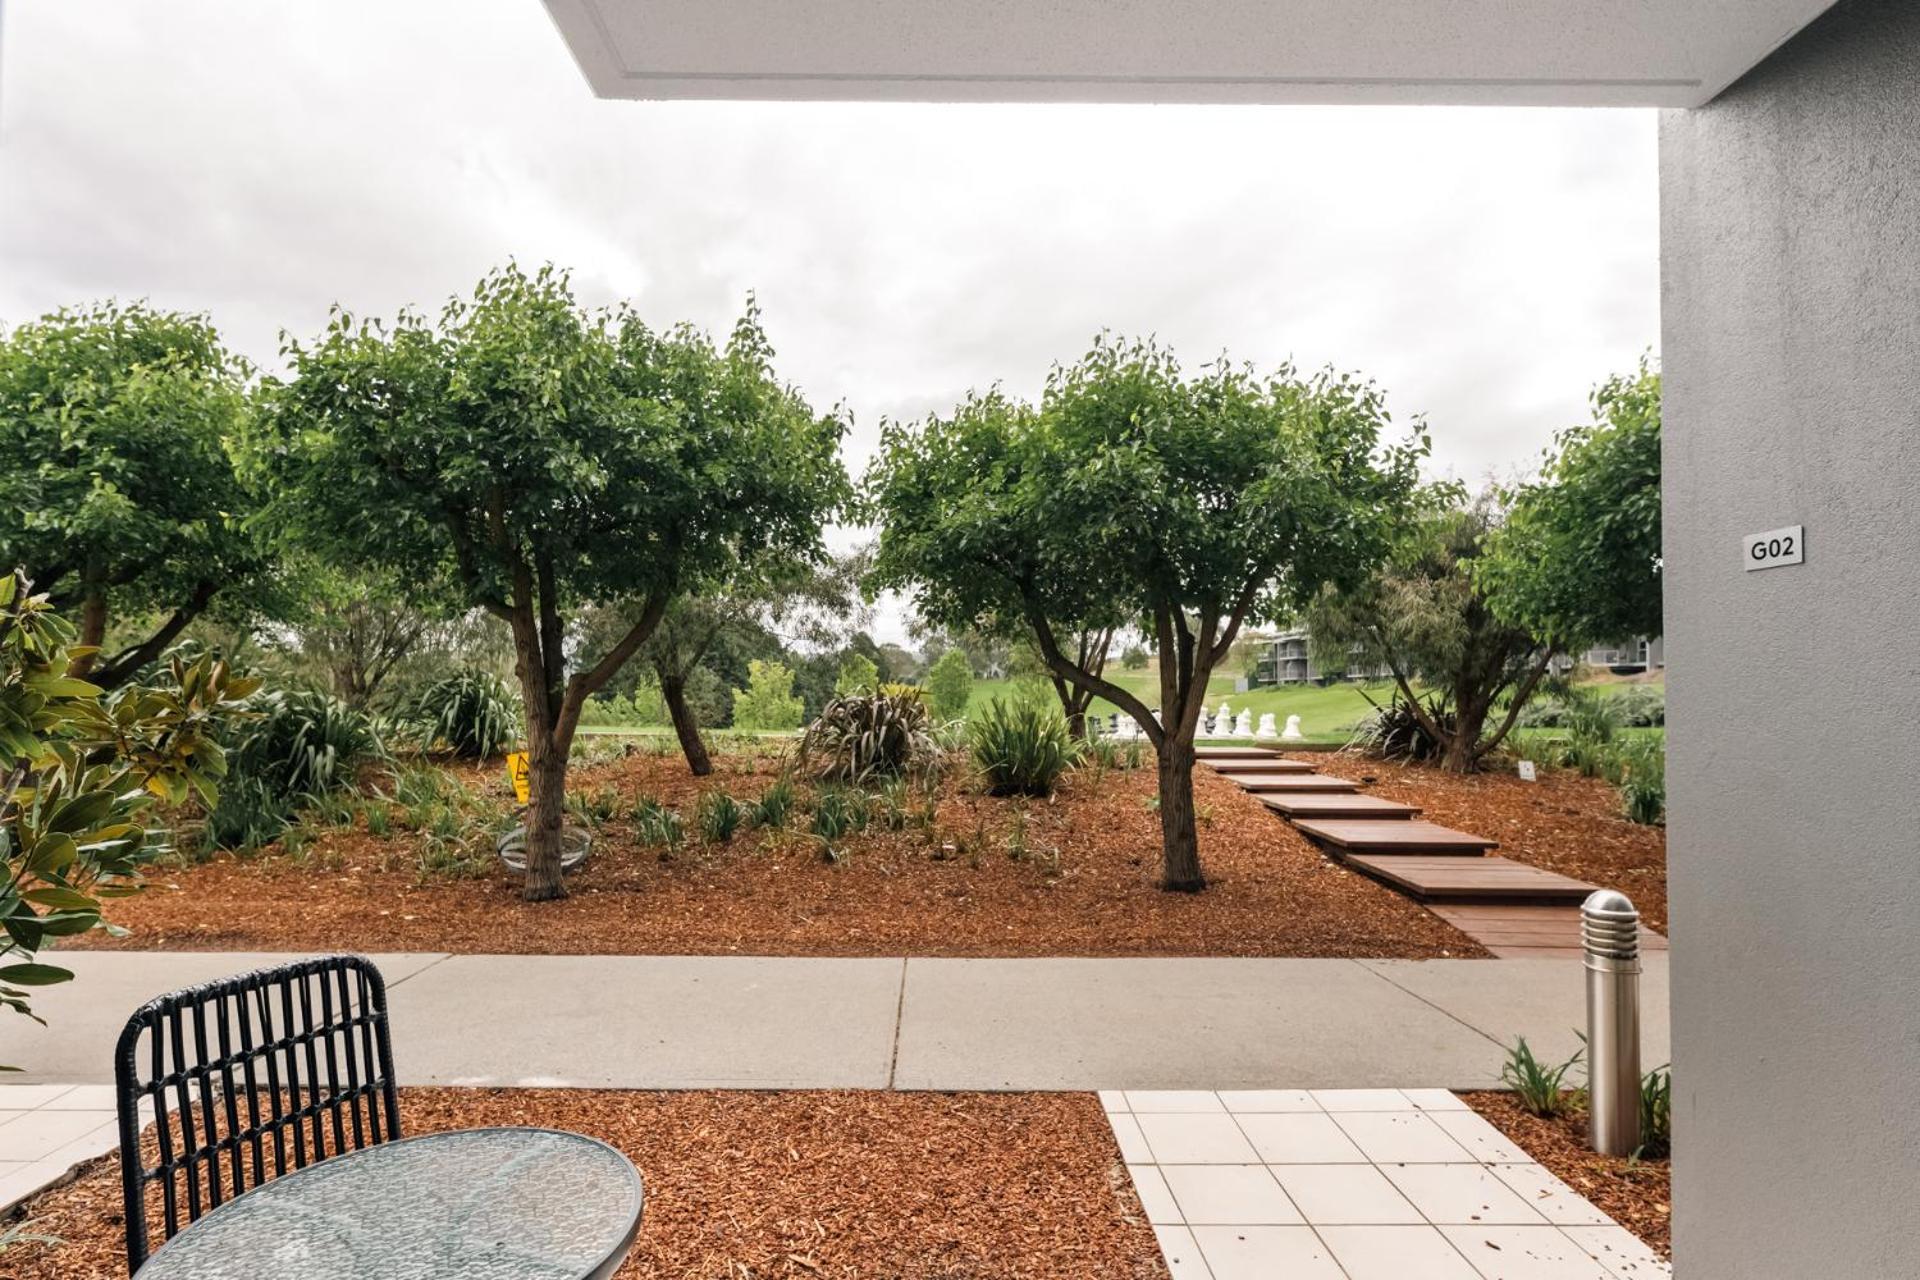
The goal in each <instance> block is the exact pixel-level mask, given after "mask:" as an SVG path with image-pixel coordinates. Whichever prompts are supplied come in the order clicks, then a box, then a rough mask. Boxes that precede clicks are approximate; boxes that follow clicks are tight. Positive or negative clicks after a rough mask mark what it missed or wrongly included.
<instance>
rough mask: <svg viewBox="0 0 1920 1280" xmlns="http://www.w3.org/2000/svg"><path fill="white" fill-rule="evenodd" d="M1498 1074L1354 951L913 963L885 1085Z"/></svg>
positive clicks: (1429, 1079)
mask: <svg viewBox="0 0 1920 1280" xmlns="http://www.w3.org/2000/svg"><path fill="white" fill-rule="evenodd" d="M1565 969H1566V972H1567V974H1568V980H1569V981H1570V982H1577V968H1576V967H1574V966H1565ZM1481 975H1482V978H1483V979H1486V980H1492V981H1494V982H1495V983H1496V984H1497V981H1498V973H1497V970H1496V969H1494V968H1492V967H1486V968H1483V969H1482V970H1481ZM1575 989H1576V990H1577V986H1576V988H1575ZM1498 1071H1499V1052H1498V1049H1497V1047H1496V1046H1495V1045H1494V1044H1493V1043H1492V1042H1491V1041H1489V1040H1488V1039H1487V1037H1486V1036H1484V1035H1482V1034H1480V1033H1479V1032H1478V1031H1475V1030H1474V1029H1472V1028H1471V1027H1469V1026H1466V1025H1463V1024H1462V1023H1461V1022H1459V1021H1458V1020H1456V1019H1454V1018H1453V1017H1451V1016H1449V1015H1448V1014H1446V1013H1444V1012H1442V1011H1441V1010H1439V1009H1437V1008H1435V1007H1434V1006H1433V1005H1432V1004H1430V1003H1428V1002H1427V1001H1425V1000H1422V999H1420V998H1418V997H1416V996H1414V995H1412V994H1410V993H1409V992H1408V991H1406V990H1404V989H1402V988H1401V987H1399V986H1396V985H1395V984H1393V983H1391V982H1388V981H1386V980H1384V979H1383V978H1381V977H1380V976H1379V975H1378V974H1375V973H1373V972H1372V971H1371V970H1368V969H1366V968H1364V967H1363V966H1361V965H1359V964H1356V963H1354V962H1353V961H1350V960H1284V959H1128V960H1087V959H1058V960H947V959H913V960H910V961H908V963H907V985H906V994H905V998H904V999H903V1001H902V1005H901V1023H900V1047H899V1060H898V1063H897V1065H896V1067H895V1070H894V1084H895V1087H897V1088H902V1089H934V1088H940V1089H1092V1088H1108V1089H1114V1088H1119V1089H1156V1088H1193V1087H1204V1088H1218V1089H1272V1088H1279V1089H1299V1088H1314V1087H1333V1086H1348V1087H1358V1086H1378V1087H1395V1086H1401V1085H1406V1086H1410V1087H1419V1086H1427V1085H1432V1084H1434V1083H1436V1082H1440V1083H1445V1084H1448V1085H1459V1086H1461V1087H1484V1086H1486V1085H1489V1084H1491V1083H1493V1081H1494V1080H1495V1078H1496V1077H1497V1074H1498Z"/></svg>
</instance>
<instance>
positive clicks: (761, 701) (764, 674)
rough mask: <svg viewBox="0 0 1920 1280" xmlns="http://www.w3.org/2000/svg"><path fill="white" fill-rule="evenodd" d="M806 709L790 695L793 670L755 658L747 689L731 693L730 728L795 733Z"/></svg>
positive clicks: (748, 674)
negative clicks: (791, 731) (731, 715)
mask: <svg viewBox="0 0 1920 1280" xmlns="http://www.w3.org/2000/svg"><path fill="white" fill-rule="evenodd" d="M805 713H806V706H805V704H804V703H803V702H801V700H800V699H799V698H798V697H796V696H795V695H794V692H793V668H791V667H788V666H783V665H782V664H780V663H778V662H762V661H761V660H760V659H758V658H755V659H754V660H753V661H751V662H749V663H748V664H747V687H746V688H744V689H735V690H734V691H733V727H734V728H736V729H745V730H758V731H760V732H763V733H773V732H783V731H785V730H788V729H798V728H799V727H800V721H801V719H802V717H803V716H804V715H805Z"/></svg>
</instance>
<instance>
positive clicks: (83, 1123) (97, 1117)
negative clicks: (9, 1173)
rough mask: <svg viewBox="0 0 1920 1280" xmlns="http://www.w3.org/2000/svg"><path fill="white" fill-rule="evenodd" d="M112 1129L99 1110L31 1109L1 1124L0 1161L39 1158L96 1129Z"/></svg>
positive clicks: (111, 1125)
mask: <svg viewBox="0 0 1920 1280" xmlns="http://www.w3.org/2000/svg"><path fill="white" fill-rule="evenodd" d="M103 1127H104V1128H106V1129H107V1130H108V1131H109V1132H111V1131H112V1128H113V1120H112V1118H111V1117H107V1116H102V1115H101V1114H100V1113H99V1112H97V1111H46V1110H41V1111H30V1112H28V1113H27V1114H26V1115H23V1116H18V1117H16V1118H14V1119H13V1120H10V1121H8V1122H7V1123H6V1124H5V1125H3V1126H0V1160H40V1159H44V1158H45V1157H47V1156H50V1155H52V1154H53V1153H54V1152H56V1151H58V1150H60V1149H61V1148H62V1147H65V1146H67V1145H69V1144H71V1143H75V1142H78V1141H80V1140H81V1139H83V1138H86V1137H87V1136H88V1135H89V1134H92V1133H94V1132H95V1131H96V1130H99V1129H101V1128H103Z"/></svg>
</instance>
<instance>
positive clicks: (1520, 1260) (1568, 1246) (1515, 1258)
mask: <svg viewBox="0 0 1920 1280" xmlns="http://www.w3.org/2000/svg"><path fill="white" fill-rule="evenodd" d="M1440 1231H1441V1234H1443V1235H1445V1236H1446V1237H1447V1239H1449V1240H1451V1241H1452V1242H1453V1247H1454V1248H1456V1249H1458V1250H1459V1251H1460V1255H1461V1256H1462V1257H1464V1258H1465V1259H1466V1260H1467V1261H1468V1262H1470V1263H1472V1264H1473V1267H1474V1269H1475V1270H1476V1271H1478V1272H1479V1273H1480V1274H1481V1275H1482V1276H1483V1277H1485V1280H1614V1278H1613V1277H1612V1276H1610V1275H1608V1274H1607V1271H1606V1268H1604V1267H1602V1266H1601V1265H1600V1264H1599V1263H1597V1262H1595V1261H1594V1260H1593V1259H1592V1258H1589V1257H1588V1256H1587V1255H1586V1253H1585V1251H1584V1250H1582V1249H1581V1247H1580V1246H1579V1245H1577V1244H1575V1243H1574V1242H1573V1241H1572V1240H1570V1239H1568V1238H1567V1237H1566V1235H1565V1234H1564V1233H1562V1232H1561V1230H1560V1228H1558V1227H1442V1228H1440Z"/></svg>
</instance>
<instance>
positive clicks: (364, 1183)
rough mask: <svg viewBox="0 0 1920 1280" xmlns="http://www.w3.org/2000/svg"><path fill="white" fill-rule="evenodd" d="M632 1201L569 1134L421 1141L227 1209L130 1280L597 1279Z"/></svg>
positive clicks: (314, 1169) (498, 1132) (614, 1162)
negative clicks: (133, 1279) (242, 1279)
mask: <svg viewBox="0 0 1920 1280" xmlns="http://www.w3.org/2000/svg"><path fill="white" fill-rule="evenodd" d="M643 1198H644V1197H643V1193H642V1190H641V1185H640V1175H639V1174H638V1173H637V1172H636V1171H635V1170H634V1167H633V1165H632V1164H631V1163H630V1162H629V1161H628V1160H627V1158H626V1157H625V1156H623V1155H621V1154H620V1153H619V1152H618V1151H616V1150H614V1149H613V1148H612V1147H610V1146H608V1145H607V1144H605V1143H603V1142H600V1141H597V1140H596V1139H593V1138H588V1137H583V1136H582V1135H580V1134H575V1133H560V1132H557V1131H555V1130H551V1129H468V1130H462V1131H459V1132H454V1133H435V1134H427V1135H425V1136H422V1137H418V1138H403V1139H401V1140H399V1141H395V1142H389V1143H385V1144H383V1145H381V1146H377V1147H369V1148H367V1149H366V1150H364V1151H355V1152H351V1153H349V1154H346V1155H341V1156H335V1157H333V1158H332V1159H329V1160H325V1161H322V1162H321V1163H319V1164H316V1165H310V1166H309V1167H307V1168H305V1169H302V1170H300V1171H298V1172H296V1173H289V1174H287V1175H286V1176H284V1177H281V1178H276V1179H274V1180H273V1181H271V1182H267V1183H264V1184H262V1185H261V1186H259V1187H257V1188H255V1189H254V1190H252V1191H249V1192H247V1193H246V1194H245V1195H243V1196H241V1197H239V1198H238V1199H236V1200H231V1201H228V1202H227V1203H226V1204H223V1205H221V1206H220V1207H219V1208H218V1209H215V1210H213V1211H212V1212H211V1213H209V1214H207V1215H206V1216H205V1217H203V1218H201V1219H200V1220H199V1221H198V1222H196V1223H194V1224H193V1225H192V1226H190V1227H187V1228H185V1229H184V1230H182V1231H181V1233H180V1234H179V1235H177V1236H175V1237H174V1238H173V1239H172V1240H169V1241H168V1242H167V1243H166V1244H165V1245H163V1246H162V1247H161V1248H159V1249H158V1250H156V1251H155V1252H154V1254H153V1256H152V1257H150V1258H149V1259H148V1260H147V1262H146V1264H145V1265H144V1266H142V1267H141V1268H140V1271H139V1276H138V1280H186V1278H187V1277H192V1280H228V1278H229V1277H231V1278H232V1280H241V1278H242V1277H244V1278H245V1280H262V1278H264V1277H274V1278H275V1280H309V1278H312V1280H321V1278H322V1277H325V1278H326V1280H357V1278H359V1277H369V1278H370V1277H376V1276H377V1277H380V1278H381V1280H442V1277H448V1278H451V1277H462V1278H463V1280H496V1278H497V1280H563V1278H564V1280H600V1278H601V1277H605V1276H608V1275H611V1274H612V1273H613V1270H614V1268H615V1267H617V1266H619V1264H620V1262H621V1260H622V1259H623V1258H625V1257H626V1255H627V1251H628V1249H630V1248H631V1247H632V1245H633V1239H634V1236H635V1235H636V1234H637V1233H638V1232H639V1229H640V1212H641V1205H642V1201H643Z"/></svg>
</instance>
